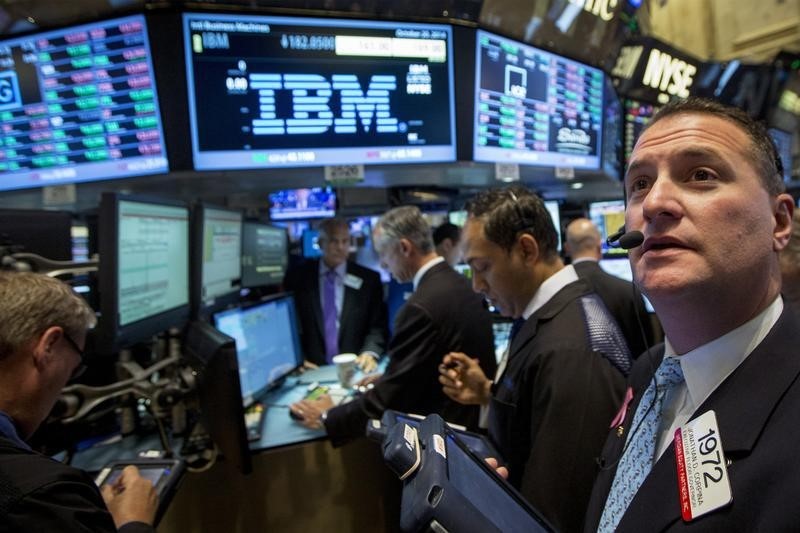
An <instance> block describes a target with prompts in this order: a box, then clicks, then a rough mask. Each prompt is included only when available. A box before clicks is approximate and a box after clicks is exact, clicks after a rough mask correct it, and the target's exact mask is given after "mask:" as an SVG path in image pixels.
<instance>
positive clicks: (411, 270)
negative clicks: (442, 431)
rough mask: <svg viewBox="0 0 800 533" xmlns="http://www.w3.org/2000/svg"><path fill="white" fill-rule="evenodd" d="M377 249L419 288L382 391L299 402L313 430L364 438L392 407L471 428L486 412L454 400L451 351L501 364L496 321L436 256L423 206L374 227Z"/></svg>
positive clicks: (401, 317)
mask: <svg viewBox="0 0 800 533" xmlns="http://www.w3.org/2000/svg"><path fill="white" fill-rule="evenodd" d="M374 239H375V241H374V242H375V248H376V250H377V251H378V255H379V256H380V259H381V263H382V264H383V266H384V268H386V269H387V270H389V271H390V272H391V273H392V276H394V277H395V278H396V279H397V280H398V281H400V282H408V281H412V282H413V284H414V293H413V294H412V295H411V297H410V298H409V299H408V300H407V301H406V303H405V304H404V305H403V306H402V307H401V308H400V311H399V312H398V313H397V317H396V318H395V324H394V335H393V336H392V340H391V342H390V343H389V350H388V353H389V356H390V362H389V366H388V368H387V369H386V373H385V374H383V376H381V378H380V379H378V380H377V381H376V382H375V387H374V389H372V390H370V391H368V392H367V393H365V394H364V395H362V396H360V397H358V398H356V399H355V400H353V401H352V402H349V403H346V404H343V405H340V406H338V407H333V405H332V403H331V402H330V398H328V397H323V398H321V399H320V400H319V401H313V402H309V401H302V402H299V403H297V404H294V405H293V406H292V411H294V412H295V413H296V414H297V415H298V416H301V417H302V418H303V423H304V424H305V425H307V426H309V427H319V426H320V425H321V424H324V426H325V429H326V431H327V432H328V435H329V436H330V437H331V439H332V440H333V443H334V444H335V445H336V444H340V443H343V442H345V441H346V440H348V439H350V438H353V437H357V436H362V435H364V432H365V428H366V422H367V420H369V419H370V418H380V417H381V415H382V414H383V411H384V410H386V409H394V410H397V411H402V412H410V413H417V414H421V415H428V414H430V413H438V414H440V415H441V416H442V417H443V418H444V419H445V420H447V421H449V422H454V423H456V424H462V425H465V426H468V427H475V426H476V425H477V419H478V412H477V411H478V410H477V408H475V407H471V406H464V405H459V404H458V403H456V402H453V401H451V400H449V399H448V398H447V397H446V396H445V395H444V394H443V393H442V390H441V387H439V386H437V385H438V384H437V376H438V372H437V366H438V364H439V361H441V358H442V357H443V356H444V354H446V353H448V352H450V351H453V350H470V352H471V353H473V354H474V355H475V357H477V360H478V361H479V363H476V364H479V365H480V367H481V368H483V369H484V371H486V372H488V373H493V372H494V369H495V366H496V365H495V358H494V341H493V335H492V319H491V316H490V315H489V313H488V311H486V308H485V305H484V302H483V301H482V300H481V298H480V297H478V296H477V295H476V294H474V293H473V292H472V291H471V290H470V287H469V282H468V281H467V280H466V279H465V278H464V277H463V276H461V275H460V274H458V273H456V272H455V271H454V270H453V269H452V268H450V266H448V265H447V263H446V262H445V261H444V259H443V258H441V257H439V256H437V255H436V253H435V252H434V248H433V241H432V239H431V230H430V227H429V226H428V223H427V222H426V221H425V219H424V218H423V217H422V214H421V213H420V211H419V209H417V208H416V207H398V208H395V209H392V210H391V211H389V212H387V213H386V214H385V215H384V216H383V217H381V219H380V221H379V222H378V224H377V226H376V227H375V229H374Z"/></svg>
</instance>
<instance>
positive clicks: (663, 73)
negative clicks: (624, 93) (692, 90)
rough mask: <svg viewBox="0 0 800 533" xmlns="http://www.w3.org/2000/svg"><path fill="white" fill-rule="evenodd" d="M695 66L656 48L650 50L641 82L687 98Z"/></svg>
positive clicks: (695, 69)
mask: <svg viewBox="0 0 800 533" xmlns="http://www.w3.org/2000/svg"><path fill="white" fill-rule="evenodd" d="M696 73H697V67H696V66H694V65H692V64H691V63H687V62H686V61H684V60H683V59H679V58H677V57H672V56H671V55H670V54H668V53H666V52H662V51H660V50H658V49H656V48H653V49H652V50H650V56H649V58H648V60H647V67H646V68H645V71H644V76H643V77H642V83H643V84H644V85H646V86H649V87H652V88H653V89H657V90H659V91H661V92H662V93H664V92H666V93H667V94H669V95H671V96H678V97H680V98H687V97H688V96H689V87H691V85H692V82H693V81H694V75H695V74H696Z"/></svg>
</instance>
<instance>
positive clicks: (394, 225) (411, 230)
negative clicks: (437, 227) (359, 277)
mask: <svg viewBox="0 0 800 533" xmlns="http://www.w3.org/2000/svg"><path fill="white" fill-rule="evenodd" d="M375 227H376V229H377V228H380V231H381V235H380V237H379V238H378V240H376V242H375V248H376V249H377V250H381V249H383V248H385V247H386V246H388V245H389V244H392V243H396V242H399V241H400V239H408V240H409V241H411V242H412V243H413V244H414V246H416V247H417V248H418V249H419V251H420V252H422V253H423V254H427V253H430V252H432V251H433V237H432V236H431V227H430V225H428V221H427V220H425V218H424V217H423V216H422V212H420V210H419V208H418V207H415V206H410V205H404V206H401V207H395V208H394V209H391V210H389V211H387V212H386V213H384V215H383V216H382V217H381V218H379V219H378V223H377V224H376V226H375Z"/></svg>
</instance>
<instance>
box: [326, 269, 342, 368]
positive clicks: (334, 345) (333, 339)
mask: <svg viewBox="0 0 800 533" xmlns="http://www.w3.org/2000/svg"><path fill="white" fill-rule="evenodd" d="M322 301H323V302H324V305H323V308H322V314H323V318H324V320H325V359H326V360H327V361H328V363H332V362H333V356H334V355H336V354H338V353H339V328H337V327H336V318H337V316H336V315H337V313H336V271H335V270H328V271H327V272H325V283H324V287H323V292H322Z"/></svg>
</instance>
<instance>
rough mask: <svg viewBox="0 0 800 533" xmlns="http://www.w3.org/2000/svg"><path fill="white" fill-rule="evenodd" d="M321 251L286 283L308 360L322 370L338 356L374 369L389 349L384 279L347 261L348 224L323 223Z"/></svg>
mask: <svg viewBox="0 0 800 533" xmlns="http://www.w3.org/2000/svg"><path fill="white" fill-rule="evenodd" d="M319 246H320V248H321V249H322V257H321V258H320V259H319V260H318V261H309V262H306V263H304V264H303V265H300V266H299V267H297V268H295V269H292V270H290V271H289V272H288V273H287V274H286V278H285V280H284V283H283V285H284V288H285V289H286V290H289V291H292V292H293V293H294V296H295V302H296V304H297V314H298V318H299V320H300V330H301V335H300V339H301V343H302V345H303V351H304V353H305V357H306V359H307V360H308V361H310V362H312V363H315V364H318V365H324V364H328V363H330V362H331V358H332V357H333V356H334V355H336V354H339V353H355V354H358V355H359V363H360V364H361V365H362V367H366V368H371V367H374V361H375V360H376V359H377V358H378V357H379V356H381V355H383V352H384V349H385V348H386V305H385V304H384V302H383V286H382V285H381V278H380V275H379V274H378V273H377V272H375V271H374V270H370V269H368V268H365V267H363V266H360V265H357V264H356V263H354V262H352V261H348V260H347V257H348V254H349V253H350V227H349V226H348V224H347V221H346V220H343V219H340V218H330V219H326V220H324V221H323V222H322V224H320V226H319ZM326 288H327V289H329V292H327V293H326ZM327 296H331V298H330V299H328V298H327Z"/></svg>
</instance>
